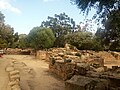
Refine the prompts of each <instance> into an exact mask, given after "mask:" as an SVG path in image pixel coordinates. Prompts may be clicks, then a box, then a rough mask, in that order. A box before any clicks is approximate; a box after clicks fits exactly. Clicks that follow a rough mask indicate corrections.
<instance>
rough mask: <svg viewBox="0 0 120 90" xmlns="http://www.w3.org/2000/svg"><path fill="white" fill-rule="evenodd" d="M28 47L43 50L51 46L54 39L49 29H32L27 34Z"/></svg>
mask: <svg viewBox="0 0 120 90" xmlns="http://www.w3.org/2000/svg"><path fill="white" fill-rule="evenodd" d="M27 38H28V41H29V43H30V46H31V47H32V48H34V49H35V50H37V49H45V48H50V47H52V46H53V44H54V41H55V37H54V34H53V32H52V30H51V29H50V28H42V27H34V28H33V29H32V30H31V31H30V33H29V34H28V37H27Z"/></svg>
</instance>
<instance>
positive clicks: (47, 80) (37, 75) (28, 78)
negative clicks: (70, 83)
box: [0, 55, 64, 90]
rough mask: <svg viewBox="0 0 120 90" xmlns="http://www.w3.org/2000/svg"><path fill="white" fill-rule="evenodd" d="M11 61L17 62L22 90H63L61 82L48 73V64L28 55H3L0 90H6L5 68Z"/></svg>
mask: <svg viewBox="0 0 120 90" xmlns="http://www.w3.org/2000/svg"><path fill="white" fill-rule="evenodd" d="M12 60H15V61H18V62H20V63H16V67H17V68H19V69H20V75H21V88H22V90H64V81H61V80H60V79H58V78H57V77H55V76H54V75H52V74H51V73H50V72H49V71H48V63H47V62H44V61H40V60H38V59H35V58H34V57H33V56H29V55H5V56H3V58H0V67H1V68H0V90H7V89H6V86H7V83H8V75H7V73H6V72H5V67H6V65H7V64H8V63H10V62H11V61H12Z"/></svg>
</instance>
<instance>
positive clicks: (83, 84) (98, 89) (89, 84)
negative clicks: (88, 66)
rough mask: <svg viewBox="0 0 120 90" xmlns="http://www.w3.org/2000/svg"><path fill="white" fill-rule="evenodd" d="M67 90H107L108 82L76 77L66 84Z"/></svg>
mask: <svg viewBox="0 0 120 90" xmlns="http://www.w3.org/2000/svg"><path fill="white" fill-rule="evenodd" d="M65 88H66V90H107V89H108V81H107V80H105V79H99V78H90V77H84V76H80V75H79V76H77V75H74V76H73V77H72V78H71V79H70V80H67V81H66V82H65Z"/></svg>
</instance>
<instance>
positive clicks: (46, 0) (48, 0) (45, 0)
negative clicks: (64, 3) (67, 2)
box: [43, 0, 55, 2]
mask: <svg viewBox="0 0 120 90" xmlns="http://www.w3.org/2000/svg"><path fill="white" fill-rule="evenodd" d="M43 1H44V2H50V1H55V0H43Z"/></svg>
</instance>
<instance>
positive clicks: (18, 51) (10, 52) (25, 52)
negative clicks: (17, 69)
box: [4, 48, 32, 55]
mask: <svg viewBox="0 0 120 90" xmlns="http://www.w3.org/2000/svg"><path fill="white" fill-rule="evenodd" d="M4 51H5V54H7V55H18V54H20V55H30V53H31V51H32V50H31V49H25V50H22V49H18V48H15V49H13V48H8V49H7V50H4Z"/></svg>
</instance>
